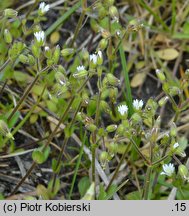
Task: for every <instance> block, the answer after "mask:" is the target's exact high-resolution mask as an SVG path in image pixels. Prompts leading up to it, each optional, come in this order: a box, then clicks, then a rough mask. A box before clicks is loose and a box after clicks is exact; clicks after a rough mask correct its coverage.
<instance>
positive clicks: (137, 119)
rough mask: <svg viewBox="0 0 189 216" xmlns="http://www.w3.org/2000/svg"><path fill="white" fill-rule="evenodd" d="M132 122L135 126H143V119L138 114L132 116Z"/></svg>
mask: <svg viewBox="0 0 189 216" xmlns="http://www.w3.org/2000/svg"><path fill="white" fill-rule="evenodd" d="M131 121H132V124H134V125H137V124H142V118H141V116H140V115H139V114H138V113H134V114H133V115H132V116H131Z"/></svg>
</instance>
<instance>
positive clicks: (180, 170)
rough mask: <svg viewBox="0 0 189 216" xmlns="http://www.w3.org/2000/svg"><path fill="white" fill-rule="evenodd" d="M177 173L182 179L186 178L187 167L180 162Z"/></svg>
mask: <svg viewBox="0 0 189 216" xmlns="http://www.w3.org/2000/svg"><path fill="white" fill-rule="evenodd" d="M178 174H179V175H180V176H181V177H182V178H183V179H185V180H186V179H187V178H188V168H187V167H186V166H185V165H183V164H181V165H179V167H178Z"/></svg>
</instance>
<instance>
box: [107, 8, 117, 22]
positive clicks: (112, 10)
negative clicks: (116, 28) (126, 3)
mask: <svg viewBox="0 0 189 216" xmlns="http://www.w3.org/2000/svg"><path fill="white" fill-rule="evenodd" d="M109 14H110V16H111V17H112V19H114V20H116V21H118V20H119V13H118V10H117V8H116V7H115V6H111V7H110V8H109Z"/></svg>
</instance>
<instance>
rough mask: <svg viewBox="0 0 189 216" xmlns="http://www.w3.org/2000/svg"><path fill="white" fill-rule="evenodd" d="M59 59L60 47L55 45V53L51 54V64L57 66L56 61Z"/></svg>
mask: <svg viewBox="0 0 189 216" xmlns="http://www.w3.org/2000/svg"><path fill="white" fill-rule="evenodd" d="M59 58H60V46H59V45H57V46H56V49H55V51H54V53H53V56H52V60H53V63H54V64H57V63H58V61H59Z"/></svg>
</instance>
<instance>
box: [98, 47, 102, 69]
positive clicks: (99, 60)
mask: <svg viewBox="0 0 189 216" xmlns="http://www.w3.org/2000/svg"><path fill="white" fill-rule="evenodd" d="M102 63H103V56H102V51H100V50H99V51H98V52H97V65H102Z"/></svg>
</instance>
